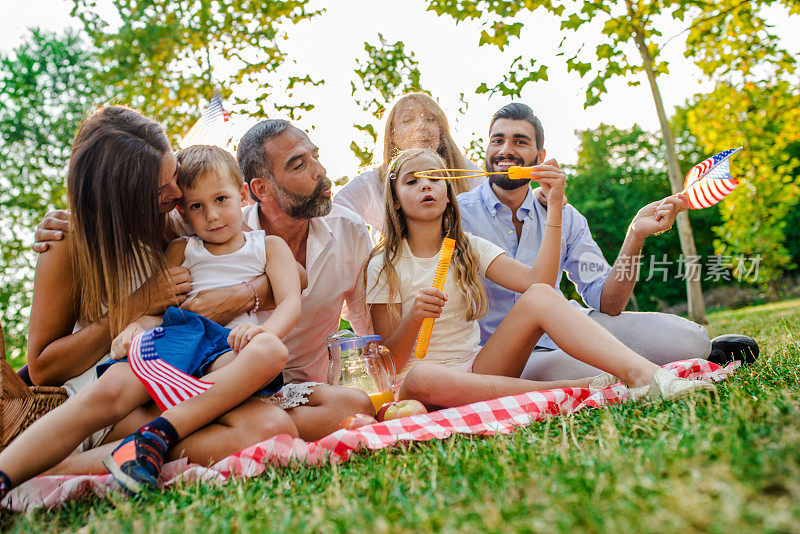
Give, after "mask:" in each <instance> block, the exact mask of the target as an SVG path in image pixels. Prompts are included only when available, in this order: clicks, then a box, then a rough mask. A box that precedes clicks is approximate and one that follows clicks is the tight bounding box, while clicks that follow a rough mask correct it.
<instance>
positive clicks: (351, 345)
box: [327, 330, 397, 411]
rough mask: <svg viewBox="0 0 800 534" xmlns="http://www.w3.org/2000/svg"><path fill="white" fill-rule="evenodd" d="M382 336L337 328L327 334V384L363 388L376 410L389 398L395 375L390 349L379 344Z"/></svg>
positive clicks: (391, 395)
mask: <svg viewBox="0 0 800 534" xmlns="http://www.w3.org/2000/svg"><path fill="white" fill-rule="evenodd" d="M380 340H381V336H376V335H371V336H356V335H355V334H354V333H353V332H350V331H349V330H340V331H339V332H336V333H335V334H333V335H331V336H330V337H329V338H328V342H327V346H328V361H329V366H328V384H332V385H341V386H348V387H353V388H358V389H360V390H362V391H364V392H365V393H366V394H367V395H369V398H370V399H372V404H373V405H374V406H375V410H376V411H377V410H378V408H380V407H381V406H382V405H383V404H385V403H387V402H392V401H393V400H394V394H393V393H392V388H393V387H394V383H395V380H396V378H397V375H396V372H395V368H394V360H393V359H392V355H391V353H390V352H389V349H387V348H386V347H384V346H382V345H379V344H378V342H379V341H380Z"/></svg>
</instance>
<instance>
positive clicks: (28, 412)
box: [0, 325, 67, 450]
mask: <svg viewBox="0 0 800 534" xmlns="http://www.w3.org/2000/svg"><path fill="white" fill-rule="evenodd" d="M0 357H2V360H0V424H2V426H1V427H0V450H3V449H5V448H6V446H7V445H8V444H9V443H11V441H12V440H13V439H14V438H16V437H17V436H18V435H19V434H21V433H22V431H23V430H25V429H26V428H28V427H29V426H31V424H33V422H34V421H36V420H37V419H39V418H40V417H41V416H43V415H44V414H46V413H47V412H49V411H50V410H52V409H53V408H55V407H56V406H58V405H59V404H61V403H62V402H64V401H65V400H67V391H66V390H65V389H64V388H59V387H51V386H34V387H28V386H27V385H26V384H25V382H23V381H22V379H21V378H20V377H19V376H17V373H15V372H14V369H12V368H11V366H10V365H9V364H8V362H7V361H6V346H5V339H4V338H3V326H2V325H0Z"/></svg>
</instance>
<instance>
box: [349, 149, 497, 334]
mask: <svg viewBox="0 0 800 534" xmlns="http://www.w3.org/2000/svg"><path fill="white" fill-rule="evenodd" d="M422 155H425V156H430V157H432V158H434V159H436V160H437V161H438V162H439V164H440V165H441V167H440V168H442V169H444V168H446V167H445V161H444V160H443V159H442V157H441V156H439V154H437V153H436V152H433V151H432V150H428V149H424V148H410V149H408V150H404V151H403V152H400V154H398V155H397V156H396V157H395V158H394V159H393V160H391V162H390V163H389V165H388V166H387V170H386V175H385V176H384V177H383V184H384V186H383V198H384V213H385V215H384V232H383V234H382V235H381V238H380V241H379V242H378V245H377V246H376V247H375V248H373V249H372V252H370V255H369V258H368V259H367V262H366V264H365V267H364V280H363V283H364V287H365V288H366V287H367V269H368V266H369V262H370V260H372V258H374V257H375V256H377V255H379V254H383V267H381V270H380V272H379V273H378V276H377V277H376V280H375V285H373V287H371V288H367V292H369V291H370V290H372V289H373V288H374V287H375V286H376V285H377V284H378V281H379V280H381V279H383V280H385V281H386V286H387V287H388V289H389V302H396V301H397V297H398V296H399V294H400V277H399V276H398V274H397V269H396V268H395V264H396V263H397V260H398V256H399V254H400V251H401V249H402V244H403V239H405V238H406V237H407V236H408V226H407V224H406V219H405V215H403V212H402V210H399V209H395V206H399V205H400V203H399V201H398V200H397V192H396V191H395V182H396V181H397V180H396V179H392V178H390V177H391V176H399V170H400V167H402V165H403V164H404V163H406V162H408V161H409V160H411V159H413V158H416V157H419V156H422ZM454 181H455V182H458V181H459V180H445V182H446V183H447V198H448V200H449V202H448V203H447V207H446V208H445V210H444V214H443V215H442V238H443V239H444V238H445V237H450V238H452V239H454V240H455V242H456V245H455V249H454V251H453V258H452V259H451V260H450V265H451V266H453V267H454V268H455V285H456V287H457V288H458V290H459V291H461V292H462V293H463V294H464V297H465V300H466V302H467V310H466V320H467V321H475V320H478V319H480V318H481V317H483V316H484V315H485V314H486V311H487V310H488V299H487V298H486V290H485V288H484V286H483V281H481V279H480V276H479V275H478V257H477V255H476V254H475V252H474V251H473V250H472V247H471V246H470V244H469V241H468V240H467V236H466V234H464V232H463V231H462V230H461V213H460V212H459V210H458V202H457V201H456V192H455V190H454V188H453V182H454ZM390 310H391V313H392V315H394V316H395V317H394V318H395V319H396V318H397V316H396V315H397V313H396V311H395V310H394V309H393V308H390Z"/></svg>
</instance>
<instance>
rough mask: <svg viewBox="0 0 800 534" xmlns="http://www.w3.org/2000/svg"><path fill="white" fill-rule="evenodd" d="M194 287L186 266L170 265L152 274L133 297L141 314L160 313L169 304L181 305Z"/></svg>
mask: <svg viewBox="0 0 800 534" xmlns="http://www.w3.org/2000/svg"><path fill="white" fill-rule="evenodd" d="M191 289H192V277H191V276H190V275H189V269H187V268H186V267H180V266H177V267H169V268H167V270H165V271H163V272H161V273H159V274H156V275H154V276H151V277H150V278H148V280H147V281H146V282H145V283H144V284H142V286H141V287H140V288H139V289H137V290H136V291H135V292H134V293H133V295H131V299H132V301H133V305H134V309H135V310H136V311H137V312H138V314H141V315H160V314H162V313H164V310H165V309H167V307H169V306H180V305H181V304H183V302H184V301H185V300H186V294H187V293H188V292H189V290H191Z"/></svg>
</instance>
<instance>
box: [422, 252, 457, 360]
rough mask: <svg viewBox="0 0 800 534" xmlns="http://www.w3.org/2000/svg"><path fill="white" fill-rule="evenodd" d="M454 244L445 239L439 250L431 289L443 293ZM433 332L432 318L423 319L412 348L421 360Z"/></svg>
mask: <svg viewBox="0 0 800 534" xmlns="http://www.w3.org/2000/svg"><path fill="white" fill-rule="evenodd" d="M455 246H456V242H455V240H454V239H450V238H449V237H445V238H444V241H443V242H442V248H441V250H439V261H437V262H436V272H435V274H434V275H433V287H435V288H436V289H438V290H439V291H444V281H445V279H446V278H447V270H448V269H449V268H450V259H451V258H452V257H453V250H454V249H455ZM432 332H433V318H428V319H423V320H422V326H420V328H419V336H417V345H416V346H415V347H414V355H415V356H416V357H417V358H419V359H422V358H424V357H425V356H426V355H427V354H428V343H430V341H431V333H432Z"/></svg>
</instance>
